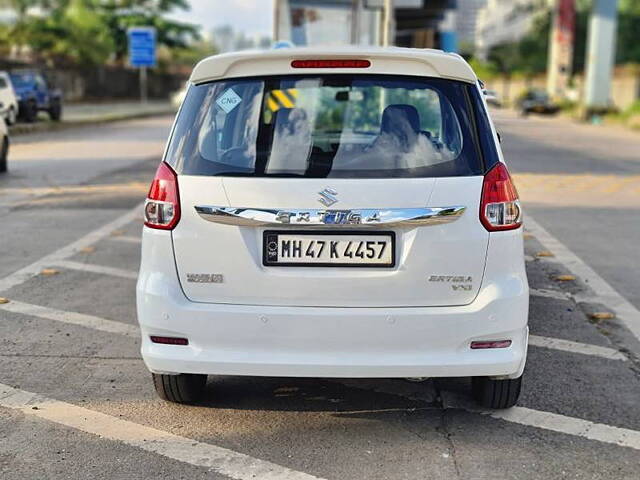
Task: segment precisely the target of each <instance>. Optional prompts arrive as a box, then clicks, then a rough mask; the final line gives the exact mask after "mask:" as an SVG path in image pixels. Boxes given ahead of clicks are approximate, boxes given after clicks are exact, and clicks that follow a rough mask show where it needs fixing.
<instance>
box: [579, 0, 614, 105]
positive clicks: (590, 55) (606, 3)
mask: <svg viewBox="0 0 640 480" xmlns="http://www.w3.org/2000/svg"><path fill="white" fill-rule="evenodd" d="M617 14H618V0H593V9H592V11H591V17H590V18H589V34H588V39H587V82H586V86H585V107H586V113H587V115H589V114H591V113H595V112H599V111H604V110H606V109H608V108H609V107H611V104H610V98H611V74H612V73H613V64H614V61H615V51H616V46H615V45H616V21H617Z"/></svg>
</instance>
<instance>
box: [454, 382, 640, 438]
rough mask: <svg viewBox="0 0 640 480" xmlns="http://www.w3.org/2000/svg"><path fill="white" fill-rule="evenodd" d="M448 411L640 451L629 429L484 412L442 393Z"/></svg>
mask: <svg viewBox="0 0 640 480" xmlns="http://www.w3.org/2000/svg"><path fill="white" fill-rule="evenodd" d="M442 400H443V403H444V407H445V408H460V409H463V410H467V411H470V412H475V413H480V414H483V415H488V416H490V417H492V418H499V419H501V420H505V421H507V422H511V423H518V424H520V425H526V426H528V427H535V428H541V429H543V430H551V431H554V432H559V433H565V434H567V435H573V436H576V437H582V438H588V439H589V440H596V441H598V442H602V443H611V444H613V445H618V446H621V447H630V448H634V449H636V450H640V432H639V431H637V430H630V429H628V428H620V427H612V426H611V425H605V424H603V423H595V422H590V421H589V420H583V419H581V418H576V417H568V416H566V415H560V414H558V413H551V412H544V411H541V410H533V409H531V408H526V407H511V408H508V409H505V410H484V409H482V408H479V407H477V406H476V405H475V404H474V403H472V402H471V401H470V400H469V399H468V398H467V397H464V396H462V395H459V394H456V393H452V392H442Z"/></svg>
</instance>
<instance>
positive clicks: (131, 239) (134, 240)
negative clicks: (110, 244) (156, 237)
mask: <svg viewBox="0 0 640 480" xmlns="http://www.w3.org/2000/svg"><path fill="white" fill-rule="evenodd" d="M108 238H109V240H116V241H118V242H127V243H142V237H133V236H129V235H116V236H112V237H108Z"/></svg>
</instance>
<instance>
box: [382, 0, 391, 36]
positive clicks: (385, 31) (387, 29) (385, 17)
mask: <svg viewBox="0 0 640 480" xmlns="http://www.w3.org/2000/svg"><path fill="white" fill-rule="evenodd" d="M392 22H393V0H384V5H383V8H382V46H383V47H388V46H389V43H390V41H391V30H392V28H393V23H392Z"/></svg>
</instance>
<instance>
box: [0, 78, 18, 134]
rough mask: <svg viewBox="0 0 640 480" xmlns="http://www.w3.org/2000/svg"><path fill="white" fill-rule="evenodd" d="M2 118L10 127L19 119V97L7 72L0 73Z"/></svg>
mask: <svg viewBox="0 0 640 480" xmlns="http://www.w3.org/2000/svg"><path fill="white" fill-rule="evenodd" d="M0 116H2V118H4V120H5V121H6V122H7V124H9V125H13V124H14V123H16V119H17V118H18V97H16V92H15V91H14V90H13V84H12V83H11V78H10V77H9V74H8V73H7V72H0Z"/></svg>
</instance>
